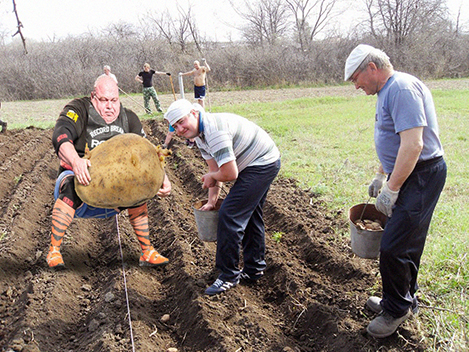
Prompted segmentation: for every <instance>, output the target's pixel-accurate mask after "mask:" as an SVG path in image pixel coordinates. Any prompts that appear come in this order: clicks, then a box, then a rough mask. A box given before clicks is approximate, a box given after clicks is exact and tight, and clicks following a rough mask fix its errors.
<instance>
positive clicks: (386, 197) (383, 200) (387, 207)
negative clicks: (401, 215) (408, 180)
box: [375, 183, 399, 217]
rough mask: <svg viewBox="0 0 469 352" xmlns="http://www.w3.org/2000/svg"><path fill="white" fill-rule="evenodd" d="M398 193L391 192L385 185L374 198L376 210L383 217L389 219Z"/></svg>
mask: <svg viewBox="0 0 469 352" xmlns="http://www.w3.org/2000/svg"><path fill="white" fill-rule="evenodd" d="M398 196H399V191H391V190H390V189H389V186H388V184H387V183H386V184H385V185H384V187H383V189H382V190H381V193H380V194H379V196H378V198H376V204H375V206H376V209H378V210H379V211H380V212H382V213H383V214H384V215H386V216H388V217H391V215H392V207H393V206H394V204H396V201H397V197H398Z"/></svg>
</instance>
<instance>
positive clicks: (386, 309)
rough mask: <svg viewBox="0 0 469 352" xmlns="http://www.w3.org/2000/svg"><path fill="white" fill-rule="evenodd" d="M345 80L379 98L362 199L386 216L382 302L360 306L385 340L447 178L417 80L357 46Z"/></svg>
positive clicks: (412, 304) (411, 302)
mask: <svg viewBox="0 0 469 352" xmlns="http://www.w3.org/2000/svg"><path fill="white" fill-rule="evenodd" d="M344 79H345V81H351V82H353V83H354V84H355V87H356V88H357V89H359V88H361V89H363V91H365V93H366V94H367V95H374V94H376V95H377V96H378V101H377V103H376V116H375V148H376V152H377V154H378V158H379V160H380V163H381V164H380V166H379V169H378V173H377V175H376V176H375V178H374V179H373V181H372V182H371V184H370V186H369V188H368V193H369V195H370V196H371V197H377V198H376V208H377V209H378V210H379V211H381V212H382V213H384V214H385V215H387V216H388V221H387V223H386V225H385V228H384V234H383V237H382V240H381V247H380V258H379V266H380V273H381V278H382V282H383V287H382V290H383V297H382V299H380V298H378V297H370V298H369V299H368V301H367V306H368V307H369V308H370V309H371V310H373V311H374V312H376V313H379V315H378V316H377V317H376V318H375V319H373V320H372V321H371V322H370V324H369V325H368V328H367V331H368V333H369V334H370V335H372V336H374V337H378V338H383V337H386V336H389V335H392V334H393V333H394V332H395V331H396V329H397V327H398V326H399V325H400V324H401V323H402V322H403V321H405V320H406V319H407V318H408V317H409V316H410V314H411V312H413V313H414V314H416V313H417V312H418V302H417V297H416V296H415V293H416V291H417V289H418V285H417V274H418V270H419V265H420V257H421V255H422V252H423V248H424V246H425V239H426V237H427V233H428V228H429V226H430V221H431V218H432V215H433V211H434V209H435V206H436V203H437V202H438V198H439V196H440V193H441V191H442V190H443V187H444V184H445V180H446V164H445V161H444V159H443V148H442V145H441V142H440V139H439V136H438V122H437V117H436V112H435V106H434V104H433V98H432V94H431V92H430V90H429V89H428V88H427V87H426V86H425V85H424V84H423V83H422V82H421V81H420V80H418V79H417V78H416V77H414V76H411V75H409V74H406V73H403V72H398V71H394V68H393V66H392V64H391V62H390V60H389V57H388V56H387V55H386V54H385V53H384V52H383V51H381V50H379V49H376V48H373V47H372V46H369V45H364V44H360V45H358V46H357V47H356V48H355V49H354V50H353V51H352V52H351V53H350V55H349V57H348V58H347V61H346V63H345V77H344Z"/></svg>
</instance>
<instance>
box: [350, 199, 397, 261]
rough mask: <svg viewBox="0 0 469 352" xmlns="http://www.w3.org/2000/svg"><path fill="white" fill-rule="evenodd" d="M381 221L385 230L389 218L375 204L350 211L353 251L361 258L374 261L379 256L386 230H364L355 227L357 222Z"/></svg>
mask: <svg viewBox="0 0 469 352" xmlns="http://www.w3.org/2000/svg"><path fill="white" fill-rule="evenodd" d="M360 218H361V219H362V220H373V221H374V220H379V221H380V222H381V224H382V226H383V228H384V225H385V224H386V221H387V219H388V218H387V217H386V215H384V214H383V213H381V212H380V211H378V210H377V209H376V207H375V206H374V204H364V203H363V204H357V205H355V206H353V207H352V208H350V210H349V223H350V237H351V240H352V251H353V253H355V254H356V255H358V256H359V257H361V258H366V259H374V258H376V257H378V255H379V247H380V244H381V237H382V236H383V233H384V230H381V231H379V230H368V229H366V230H362V229H361V228H359V227H357V225H355V222H356V221H357V220H360Z"/></svg>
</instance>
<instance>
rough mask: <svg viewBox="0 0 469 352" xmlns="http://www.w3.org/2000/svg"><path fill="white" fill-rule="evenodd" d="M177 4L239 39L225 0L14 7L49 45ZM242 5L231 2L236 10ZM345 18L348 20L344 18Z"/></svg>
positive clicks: (72, 1) (6, 22)
mask: <svg viewBox="0 0 469 352" xmlns="http://www.w3.org/2000/svg"><path fill="white" fill-rule="evenodd" d="M356 1H357V0H355V3H356ZM447 1H448V2H447V3H448V6H449V8H450V10H451V11H452V13H453V15H454V18H455V15H456V12H457V10H458V8H459V6H462V22H464V23H466V28H467V26H468V25H469V0H447ZM177 2H178V3H179V4H180V5H181V6H182V7H183V8H185V9H187V8H188V4H189V3H190V4H192V5H191V7H192V10H193V12H194V17H195V20H196V23H197V25H198V27H199V30H200V32H201V34H202V35H204V36H205V37H206V38H207V39H213V40H227V39H230V36H231V38H232V39H238V38H239V36H240V34H239V31H237V30H236V27H237V25H239V17H238V16H237V15H236V13H235V11H234V10H233V9H232V8H231V6H230V4H229V0H16V6H17V9H18V14H19V18H20V20H21V22H22V23H23V25H24V28H23V34H24V36H25V37H26V38H30V39H34V40H38V41H40V40H44V41H50V40H52V39H54V38H55V39H58V38H63V37H66V36H67V35H79V34H82V33H85V32H88V31H90V30H91V31H93V32H96V31H98V30H99V29H102V28H105V27H106V26H107V25H109V24H111V23H117V22H119V21H123V22H130V23H134V24H137V25H139V20H140V19H141V18H143V17H144V16H145V15H146V14H148V12H149V11H154V12H155V13H157V12H161V11H164V10H165V9H166V8H168V9H169V10H170V11H172V13H174V14H176V13H177V10H176V3H177ZM243 2H244V0H237V1H235V3H236V4H238V6H240V5H241V4H242V3H243ZM12 10H13V5H12V0H0V31H2V32H4V33H8V34H10V33H11V34H13V33H14V32H15V28H16V17H15V15H14V13H13V12H12ZM348 15H350V13H348ZM347 17H348V18H350V16H347V14H346V15H345V18H347ZM174 18H176V15H174ZM342 30H344V28H342ZM345 30H346V28H345Z"/></svg>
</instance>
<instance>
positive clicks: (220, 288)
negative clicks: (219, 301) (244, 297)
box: [205, 279, 239, 296]
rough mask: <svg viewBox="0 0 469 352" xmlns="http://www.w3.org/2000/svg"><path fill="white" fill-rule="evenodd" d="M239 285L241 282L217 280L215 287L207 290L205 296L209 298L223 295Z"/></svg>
mask: <svg viewBox="0 0 469 352" xmlns="http://www.w3.org/2000/svg"><path fill="white" fill-rule="evenodd" d="M238 283H239V280H237V281H236V282H229V281H223V280H220V279H216V280H215V282H214V283H213V285H212V286H210V287H208V288H207V289H206V290H205V294H206V295H209V296H213V295H216V294H219V293H222V292H224V291H227V290H229V289H230V288H232V287H235V286H236V285H237V284H238Z"/></svg>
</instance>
